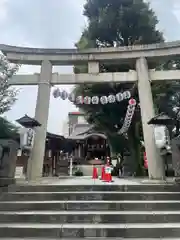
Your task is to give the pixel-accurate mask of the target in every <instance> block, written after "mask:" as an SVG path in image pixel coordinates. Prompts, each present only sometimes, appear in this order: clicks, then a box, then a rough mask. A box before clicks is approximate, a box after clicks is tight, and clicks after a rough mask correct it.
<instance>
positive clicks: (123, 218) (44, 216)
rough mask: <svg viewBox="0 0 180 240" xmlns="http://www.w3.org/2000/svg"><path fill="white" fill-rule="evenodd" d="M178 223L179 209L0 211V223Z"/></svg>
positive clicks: (179, 220)
mask: <svg viewBox="0 0 180 240" xmlns="http://www.w3.org/2000/svg"><path fill="white" fill-rule="evenodd" d="M24 222H26V223H51V224H53V223H54V224H57V223H59V224H60V223H61V224H63V223H83V224H84V223H95V224H96V223H179V222H180V211H139V212H138V211H81V212H78V211H19V212H14V211H11V212H7V211H4V212H0V223H20V224H21V223H24Z"/></svg>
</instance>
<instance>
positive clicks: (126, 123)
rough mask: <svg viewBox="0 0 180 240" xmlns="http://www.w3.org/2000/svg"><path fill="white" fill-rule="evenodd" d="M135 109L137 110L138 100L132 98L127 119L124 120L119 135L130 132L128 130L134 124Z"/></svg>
mask: <svg viewBox="0 0 180 240" xmlns="http://www.w3.org/2000/svg"><path fill="white" fill-rule="evenodd" d="M135 108H136V100H135V99H134V98H131V99H130V100H129V104H128V107H127V111H126V116H125V119H124V123H123V126H122V128H121V129H120V130H119V132H118V133H119V134H124V133H126V132H127V131H128V129H129V127H130V125H131V122H132V118H133V115H134V111H135Z"/></svg>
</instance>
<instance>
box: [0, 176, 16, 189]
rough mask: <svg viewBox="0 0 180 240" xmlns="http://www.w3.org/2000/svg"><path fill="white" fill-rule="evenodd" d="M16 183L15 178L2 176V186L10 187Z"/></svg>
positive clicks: (0, 183) (0, 181) (0, 184)
mask: <svg viewBox="0 0 180 240" xmlns="http://www.w3.org/2000/svg"><path fill="white" fill-rule="evenodd" d="M15 183H16V179H15V178H0V187H8V186H9V185H13V184H15Z"/></svg>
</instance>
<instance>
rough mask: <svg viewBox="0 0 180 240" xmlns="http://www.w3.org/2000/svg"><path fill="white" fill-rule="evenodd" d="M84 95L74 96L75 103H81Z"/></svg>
mask: <svg viewBox="0 0 180 240" xmlns="http://www.w3.org/2000/svg"><path fill="white" fill-rule="evenodd" d="M83 102H84V97H83V96H77V97H76V104H83Z"/></svg>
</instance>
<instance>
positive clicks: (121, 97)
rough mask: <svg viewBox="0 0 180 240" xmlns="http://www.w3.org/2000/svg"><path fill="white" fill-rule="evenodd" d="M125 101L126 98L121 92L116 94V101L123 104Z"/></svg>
mask: <svg viewBox="0 0 180 240" xmlns="http://www.w3.org/2000/svg"><path fill="white" fill-rule="evenodd" d="M123 99H124V97H123V94H122V93H120V92H119V93H117V94H116V101H117V102H121V101H122V100H123Z"/></svg>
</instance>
